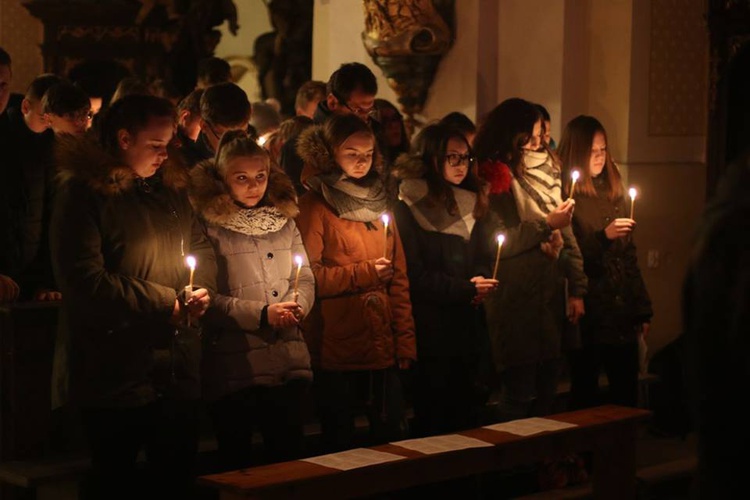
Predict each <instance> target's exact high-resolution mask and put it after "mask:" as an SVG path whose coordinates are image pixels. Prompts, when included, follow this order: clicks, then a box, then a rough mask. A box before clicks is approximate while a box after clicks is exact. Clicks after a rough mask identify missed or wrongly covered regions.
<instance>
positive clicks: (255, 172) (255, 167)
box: [225, 156, 268, 208]
mask: <svg viewBox="0 0 750 500" xmlns="http://www.w3.org/2000/svg"><path fill="white" fill-rule="evenodd" d="M225 175H226V178H225V182H226V184H227V186H228V187H229V192H230V193H231V196H232V199H234V201H236V202H238V203H240V204H241V205H243V206H245V207H248V208H252V207H254V206H256V205H257V204H258V203H259V202H260V200H262V199H263V196H265V194H266V188H267V187H268V162H267V160H266V159H265V158H264V157H262V156H238V157H236V158H232V159H231V160H229V161H228V162H227V165H226V174H225Z"/></svg>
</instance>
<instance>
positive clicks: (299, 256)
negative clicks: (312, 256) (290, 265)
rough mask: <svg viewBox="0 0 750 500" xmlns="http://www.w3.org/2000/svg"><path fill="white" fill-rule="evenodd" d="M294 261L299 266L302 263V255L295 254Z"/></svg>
mask: <svg viewBox="0 0 750 500" xmlns="http://www.w3.org/2000/svg"><path fill="white" fill-rule="evenodd" d="M294 262H295V263H296V264H297V266H301V265H302V256H301V255H295V256H294Z"/></svg>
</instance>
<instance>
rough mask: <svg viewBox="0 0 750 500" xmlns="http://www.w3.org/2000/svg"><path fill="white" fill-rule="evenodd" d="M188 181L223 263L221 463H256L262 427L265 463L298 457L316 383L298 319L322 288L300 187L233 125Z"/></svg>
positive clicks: (218, 342)
mask: <svg viewBox="0 0 750 500" xmlns="http://www.w3.org/2000/svg"><path fill="white" fill-rule="evenodd" d="M191 178H192V190H191V199H192V201H193V205H194V206H195V209H196V211H197V212H198V213H199V214H200V218H201V219H202V221H203V222H204V224H205V226H206V233H207V234H208V238H209V240H210V241H211V243H212V244H213V247H214V250H215V252H216V256H217V258H218V262H219V273H218V277H217V292H218V293H217V295H216V297H215V298H214V302H213V306H212V307H211V308H210V309H209V311H208V313H207V316H206V325H207V327H208V331H207V333H206V334H205V335H204V337H205V338H206V341H207V342H206V347H205V350H204V362H203V393H204V397H205V399H206V400H207V401H208V412H209V415H210V417H211V419H212V421H213V424H214V430H215V434H216V438H217V442H218V451H219V458H220V461H221V468H222V470H231V469H238V468H242V467H246V466H248V465H249V463H250V459H251V456H250V455H251V449H252V440H253V431H254V430H255V429H256V428H258V429H259V430H260V432H261V434H262V436H263V445H264V452H265V455H266V459H267V461H272V462H276V461H283V460H291V459H294V458H298V457H299V456H301V454H302V452H303V450H302V444H303V425H304V418H305V411H304V403H305V401H306V398H305V396H306V391H307V389H308V387H309V383H310V381H311V380H312V371H311V368H310V354H309V352H308V350H307V346H306V344H305V340H304V338H303V334H302V331H301V330H300V328H299V321H300V320H301V319H302V317H303V316H304V315H305V314H306V313H307V312H308V311H309V310H310V308H311V307H312V305H313V300H314V293H315V291H314V282H313V275H312V271H310V267H309V266H308V265H306V264H305V263H306V262H307V256H306V253H305V248H304V246H303V245H302V239H301V237H300V234H299V230H298V229H297V225H296V224H295V222H294V217H296V216H297V214H298V212H299V210H298V208H297V195H296V193H295V191H294V186H293V185H292V182H291V181H290V180H289V178H288V177H287V176H286V174H284V173H283V172H282V171H281V170H279V169H277V168H272V167H271V162H270V157H269V155H268V153H267V152H266V151H265V150H264V149H263V148H262V147H260V146H258V145H257V144H256V143H255V141H253V140H252V139H251V138H250V137H249V136H248V135H247V134H246V133H245V132H244V131H230V132H226V133H225V134H224V136H223V137H222V138H221V141H220V143H219V147H218V149H217V153H216V158H215V159H214V160H208V161H205V162H203V163H199V164H198V165H197V166H196V167H195V168H194V169H193V170H192V172H191ZM295 257H296V258H297V262H295V261H294V259H295Z"/></svg>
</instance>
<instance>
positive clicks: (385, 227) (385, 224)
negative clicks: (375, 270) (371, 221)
mask: <svg viewBox="0 0 750 500" xmlns="http://www.w3.org/2000/svg"><path fill="white" fill-rule="evenodd" d="M380 220H382V221H383V235H385V242H384V243H383V258H388V223H389V222H390V221H391V218H390V217H388V214H383V216H382V217H380Z"/></svg>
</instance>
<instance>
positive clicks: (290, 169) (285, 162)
mask: <svg viewBox="0 0 750 500" xmlns="http://www.w3.org/2000/svg"><path fill="white" fill-rule="evenodd" d="M377 93H378V82H377V80H376V79H375V75H374V74H373V73H372V71H370V68H368V67H367V66H365V65H364V64H361V63H356V62H355V63H346V64H342V65H341V67H340V68H339V69H337V70H336V71H334V72H333V73H332V74H331V77H330V78H329V79H328V83H327V84H326V94H327V95H326V98H325V99H323V100H322V101H320V102H319V103H318V107H317V109H316V110H315V114H314V115H313V121H315V123H316V124H322V123H324V122H325V121H326V120H327V119H328V117H330V116H331V115H334V114H337V115H347V114H355V115H357V116H358V117H360V118H361V119H362V120H364V121H366V122H367V123H369V124H370V127H371V128H372V130H373V132H374V133H375V138H376V139H377V141H378V145H381V143H382V140H381V137H382V133H381V129H380V124H379V123H378V122H377V121H376V120H375V118H374V117H373V114H374V112H375V95H376V94H377ZM297 138H298V137H290V138H289V140H288V141H286V142H285V143H284V146H283V147H282V148H281V167H282V168H283V169H284V171H285V172H286V173H287V175H288V176H289V178H290V179H292V182H293V183H294V188H295V189H296V191H297V195H298V196H301V195H302V194H304V193H305V192H306V189H305V188H304V186H303V185H302V182H301V181H300V175H301V174H302V167H303V163H302V159H301V158H300V157H299V155H298V154H297V151H296V148H297ZM381 150H382V148H381Z"/></svg>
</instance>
